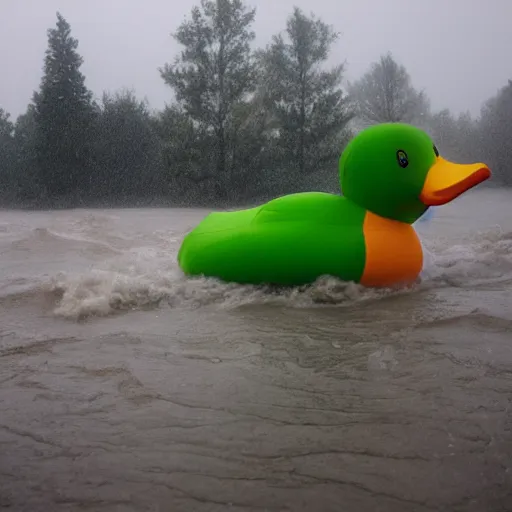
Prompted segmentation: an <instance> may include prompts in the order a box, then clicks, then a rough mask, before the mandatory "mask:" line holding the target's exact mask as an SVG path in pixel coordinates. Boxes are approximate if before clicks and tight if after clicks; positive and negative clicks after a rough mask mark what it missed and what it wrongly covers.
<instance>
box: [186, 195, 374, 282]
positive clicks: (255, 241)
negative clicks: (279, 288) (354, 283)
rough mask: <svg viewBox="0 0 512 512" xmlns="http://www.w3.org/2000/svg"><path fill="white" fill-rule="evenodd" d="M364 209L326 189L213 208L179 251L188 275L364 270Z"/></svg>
mask: <svg viewBox="0 0 512 512" xmlns="http://www.w3.org/2000/svg"><path fill="white" fill-rule="evenodd" d="M364 216H365V211H364V210H362V209H361V208H359V207H358V206H356V205H355V204H353V203H352V202H350V201H348V200H346V199H345V198H343V197H341V196H337V195H333V194H327V193H322V192H303V193H298V194H290V195H287V196H283V197H279V198H277V199H274V200H272V201H269V202H268V203H266V204H264V205H261V206H258V207H256V208H250V209H246V210H238V211H231V212H214V213H210V214H209V215H207V216H206V217H205V218H204V219H203V220H202V221H201V222H200V223H199V224H198V226H197V227H196V228H195V229H194V230H192V231H191V232H190V233H188V234H187V235H186V236H185V238H184V240H183V243H182V246H181V248H180V251H179V254H178V261H179V265H180V267H181V269H182V270H183V272H184V273H185V274H188V275H204V276H208V277H217V278H219V279H221V280H224V281H231V282H237V283H242V284H276V285H301V284H307V283H311V282H313V281H315V280H316V279H317V278H318V277H320V276H322V275H334V276H337V277H340V278H341V279H344V280H358V279H359V278H360V276H361V274H362V273H363V269H364V263H365V261H364V260H365V248H364V236H363V222H364Z"/></svg>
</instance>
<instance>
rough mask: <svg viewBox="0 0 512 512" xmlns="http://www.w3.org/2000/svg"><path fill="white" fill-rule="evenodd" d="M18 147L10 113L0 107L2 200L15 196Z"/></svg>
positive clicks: (0, 180)
mask: <svg viewBox="0 0 512 512" xmlns="http://www.w3.org/2000/svg"><path fill="white" fill-rule="evenodd" d="M15 176H16V147H15V140H14V124H13V123H12V122H11V120H10V114H9V113H8V112H6V111H5V110H3V109H2V108H0V200H2V201H8V200H12V198H13V196H15V194H16V192H15Z"/></svg>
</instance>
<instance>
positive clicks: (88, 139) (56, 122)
mask: <svg viewBox="0 0 512 512" xmlns="http://www.w3.org/2000/svg"><path fill="white" fill-rule="evenodd" d="M77 47H78V41H77V40H76V39H74V38H73V37H71V28H70V26H69V24H68V22H67V21H66V20H65V19H64V17H63V16H62V15H61V14H60V13H57V26H56V28H53V29H50V30H48V49H47V50H46V58H45V64H44V75H43V78H42V81H41V86H40V90H39V92H38V93H35V94H34V105H35V121H36V134H35V135H36V155H37V163H38V171H39V175H40V180H41V184H42V185H43V186H44V187H45V188H46V190H47V191H48V194H49V196H50V197H52V198H61V197H65V196H69V195H71V194H74V195H78V194H80V195H81V194H83V193H84V191H85V189H86V188H87V187H88V184H89V172H90V161H91V145H92V142H93V141H92V137H93V115H94V109H93V105H92V102H91V96H92V95H91V93H90V92H89V91H88V90H87V88H86V86H85V77H84V75H83V74H82V73H81V71H80V67H81V65H82V57H80V55H79V54H78V53H77V51H76V50H77Z"/></svg>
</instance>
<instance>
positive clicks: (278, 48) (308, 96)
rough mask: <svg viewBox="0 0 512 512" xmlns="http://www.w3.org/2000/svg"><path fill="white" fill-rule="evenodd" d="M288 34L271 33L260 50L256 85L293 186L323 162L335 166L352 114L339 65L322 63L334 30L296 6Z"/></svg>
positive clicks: (279, 155) (277, 154) (335, 37)
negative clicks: (269, 42) (264, 47)
mask: <svg viewBox="0 0 512 512" xmlns="http://www.w3.org/2000/svg"><path fill="white" fill-rule="evenodd" d="M286 35H287V40H285V38H284V37H283V35H282V34H278V35H276V36H274V37H273V40H272V43H271V44H270V45H269V46H268V47H267V48H266V49H265V50H264V51H263V52H260V54H259V63H260V73H259V74H260V77H261V79H260V89H261V91H262V95H263V97H264V101H265V104H266V107H267V108H268V110H269V113H270V115H271V117H272V120H273V125H274V128H275V137H274V144H275V146H276V150H277V151H276V156H277V159H278V161H280V162H281V164H282V165H285V166H286V167H287V168H286V170H285V172H288V173H290V172H291V173H293V178H292V177H291V176H290V177H291V178H292V179H290V181H291V182H292V181H293V182H294V183H295V187H297V186H300V185H299V184H298V183H297V178H298V180H299V181H301V180H302V181H303V182H304V180H305V179H306V176H308V175H311V174H313V173H314V172H315V171H319V170H320V169H322V167H324V166H328V167H329V170H330V171H332V167H333V166H334V167H336V160H337V159H338V158H339V154H340V151H341V149H342V146H343V143H344V140H345V139H346V137H347V134H346V127H347V123H348V122H349V120H350V119H351V117H352V115H351V113H350V111H349V109H348V106H347V101H346V99H345V97H344V94H343V92H342V89H341V81H342V77H343V65H339V66H337V67H335V68H333V69H330V70H325V69H323V67H322V66H323V64H324V63H325V61H326V60H327V58H328V56H329V52H330V49H331V46H332V44H333V43H334V42H335V41H336V39H337V37H338V34H337V33H335V32H334V30H333V29H332V27H330V26H329V25H327V24H325V23H324V22H323V21H321V20H319V19H317V18H315V16H314V15H311V16H310V17H308V16H306V15H305V14H304V13H303V12H302V11H301V10H300V9H299V8H295V9H294V11H293V13H292V15H291V16H290V17H289V18H288V20H287V25H286ZM297 175H298V176H297ZM317 178H318V176H317Z"/></svg>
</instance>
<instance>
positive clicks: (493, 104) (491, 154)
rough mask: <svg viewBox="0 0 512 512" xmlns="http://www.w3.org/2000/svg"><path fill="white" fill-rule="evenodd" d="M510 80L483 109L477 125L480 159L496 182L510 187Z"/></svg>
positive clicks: (511, 92)
mask: <svg viewBox="0 0 512 512" xmlns="http://www.w3.org/2000/svg"><path fill="white" fill-rule="evenodd" d="M511 135H512V80H509V81H508V84H507V85H505V86H504V87H503V88H502V89H500V91H499V92H498V93H497V94H496V96H494V97H493V98H491V99H490V100H489V101H488V102H487V103H486V104H485V106H484V107H483V109H482V114H481V118H480V123H479V140H480V141H481V144H482V159H485V160H484V161H486V162H488V163H489V165H490V166H491V169H492V170H493V173H494V175H495V178H496V180H497V181H501V182H502V183H503V184H505V185H508V186H512V171H511V168H510V154H512V137H511Z"/></svg>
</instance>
